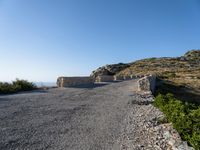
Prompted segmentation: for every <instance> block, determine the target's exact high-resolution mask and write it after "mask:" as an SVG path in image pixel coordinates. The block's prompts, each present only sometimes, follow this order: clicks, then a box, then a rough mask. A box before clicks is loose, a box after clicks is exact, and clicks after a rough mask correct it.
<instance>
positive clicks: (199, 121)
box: [154, 94, 200, 150]
mask: <svg viewBox="0 0 200 150" xmlns="http://www.w3.org/2000/svg"><path fill="white" fill-rule="evenodd" d="M154 105H155V106H156V107H158V108H159V109H160V110H161V111H162V112H163V113H164V114H165V115H166V117H167V119H168V120H169V121H170V122H172V124H173V127H174V128H175V129H176V130H177V131H178V132H179V133H180V136H181V137H182V139H183V140H186V141H188V142H189V144H190V145H191V146H193V147H194V148H195V149H196V150H200V106H199V105H195V104H191V103H188V102H183V101H180V100H178V99H176V98H175V97H174V95H173V94H166V95H163V94H159V95H158V96H157V97H156V98H155V101H154Z"/></svg>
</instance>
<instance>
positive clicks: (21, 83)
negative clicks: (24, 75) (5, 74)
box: [0, 79, 36, 94]
mask: <svg viewBox="0 0 200 150" xmlns="http://www.w3.org/2000/svg"><path fill="white" fill-rule="evenodd" d="M34 89H36V86H35V84H33V83H32V82H28V81H26V80H19V79H16V81H13V82H12V83H7V82H0V94H11V93H16V92H21V91H30V90H34Z"/></svg>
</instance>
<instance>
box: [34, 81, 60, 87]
mask: <svg viewBox="0 0 200 150" xmlns="http://www.w3.org/2000/svg"><path fill="white" fill-rule="evenodd" d="M33 83H34V84H35V85H36V86H37V87H53V86H57V85H56V82H33Z"/></svg>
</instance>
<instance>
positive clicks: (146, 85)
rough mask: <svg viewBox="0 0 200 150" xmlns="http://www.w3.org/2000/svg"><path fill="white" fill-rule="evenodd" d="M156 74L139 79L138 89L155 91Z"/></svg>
mask: <svg viewBox="0 0 200 150" xmlns="http://www.w3.org/2000/svg"><path fill="white" fill-rule="evenodd" d="M155 87H156V76H155V75H149V76H145V77H143V78H141V79H139V80H138V91H145V92H152V93H154V92H155Z"/></svg>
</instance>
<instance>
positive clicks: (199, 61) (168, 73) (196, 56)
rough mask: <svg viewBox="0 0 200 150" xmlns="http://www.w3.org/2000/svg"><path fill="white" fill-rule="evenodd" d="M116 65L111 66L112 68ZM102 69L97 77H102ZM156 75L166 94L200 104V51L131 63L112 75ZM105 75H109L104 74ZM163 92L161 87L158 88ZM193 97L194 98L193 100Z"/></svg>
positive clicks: (96, 72) (98, 70)
mask: <svg viewBox="0 0 200 150" xmlns="http://www.w3.org/2000/svg"><path fill="white" fill-rule="evenodd" d="M112 66H114V67H115V68H116V67H117V64H115V65H109V68H112ZM101 68H105V67H101ZM101 68H99V69H97V70H96V71H94V72H95V76H97V75H98V74H99V73H100V75H102V74H103V73H102V70H101ZM147 74H156V75H157V76H158V77H159V79H161V80H162V82H164V83H165V85H166V87H165V92H172V93H174V94H175V95H180V96H182V97H181V99H184V100H189V101H191V99H192V101H198V102H200V94H199V93H200V50H191V51H188V52H187V53H185V54H184V55H183V56H180V57H176V58H173V57H162V58H147V59H142V60H138V61H135V62H133V63H129V64H128V66H126V67H124V68H121V69H119V70H118V71H116V72H115V73H113V74H112V75H147ZM103 75H109V74H107V73H106V72H104V74H103ZM158 88H160V90H161V87H158ZM191 96H192V98H191Z"/></svg>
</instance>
